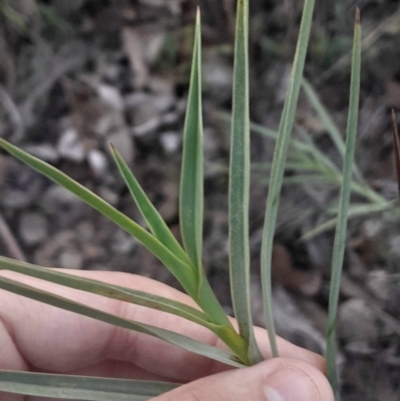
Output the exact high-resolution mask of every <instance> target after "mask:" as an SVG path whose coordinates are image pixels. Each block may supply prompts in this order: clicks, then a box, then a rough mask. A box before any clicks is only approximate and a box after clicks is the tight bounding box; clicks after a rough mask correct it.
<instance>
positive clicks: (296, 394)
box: [264, 368, 320, 401]
mask: <svg viewBox="0 0 400 401" xmlns="http://www.w3.org/2000/svg"><path fill="white" fill-rule="evenodd" d="M266 383H267V384H266V385H265V387H264V393H265V396H266V400H267V401H319V400H320V396H319V392H318V389H317V387H316V385H315V383H314V382H313V381H312V380H311V379H310V378H309V377H308V376H307V374H306V373H304V372H303V371H301V370H300V369H296V368H284V369H281V370H278V371H276V372H274V373H272V374H271V375H268V376H267V378H266Z"/></svg>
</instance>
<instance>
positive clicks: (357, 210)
mask: <svg viewBox="0 0 400 401" xmlns="http://www.w3.org/2000/svg"><path fill="white" fill-rule="evenodd" d="M395 204H398V202H393V201H391V202H383V203H377V204H367V205H355V206H350V207H349V208H348V213H347V218H348V219H352V218H355V217H360V216H365V215H369V214H372V213H379V212H383V211H384V210H388V209H392V208H393V207H394V205H395ZM336 224H337V219H336V218H334V219H330V220H328V221H326V222H324V223H322V224H321V225H319V226H318V227H316V228H314V229H313V230H310V231H308V232H307V233H306V234H304V235H303V236H302V237H301V238H300V241H307V240H309V239H311V238H313V237H315V236H316V235H320V234H322V233H323V232H325V231H328V230H331V229H332V228H335V226H336Z"/></svg>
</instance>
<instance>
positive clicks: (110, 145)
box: [108, 142, 117, 153]
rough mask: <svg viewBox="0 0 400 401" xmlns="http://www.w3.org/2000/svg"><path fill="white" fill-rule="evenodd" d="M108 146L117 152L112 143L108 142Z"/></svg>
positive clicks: (113, 151)
mask: <svg viewBox="0 0 400 401" xmlns="http://www.w3.org/2000/svg"><path fill="white" fill-rule="evenodd" d="M108 146H109V148H110V150H111V152H112V153H116V152H117V150H116V149H115V146H114V144H113V143H112V142H108Z"/></svg>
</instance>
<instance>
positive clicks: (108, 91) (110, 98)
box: [97, 84, 124, 111]
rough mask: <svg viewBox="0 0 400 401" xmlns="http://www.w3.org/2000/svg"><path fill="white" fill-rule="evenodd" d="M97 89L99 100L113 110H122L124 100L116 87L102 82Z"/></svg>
mask: <svg viewBox="0 0 400 401" xmlns="http://www.w3.org/2000/svg"><path fill="white" fill-rule="evenodd" d="M97 90H98V93H99V96H100V98H101V100H103V101H104V102H105V103H106V104H107V105H108V106H110V107H112V108H113V109H115V110H120V111H122V110H123V108H124V101H123V99H122V96H121V94H120V92H119V91H118V90H117V88H115V87H114V86H111V85H106V84H102V85H100V86H99V87H98V89H97Z"/></svg>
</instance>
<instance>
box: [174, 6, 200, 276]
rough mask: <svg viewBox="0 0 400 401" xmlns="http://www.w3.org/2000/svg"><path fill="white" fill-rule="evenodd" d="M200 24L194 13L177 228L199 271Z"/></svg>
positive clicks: (198, 17) (198, 16)
mask: <svg viewBox="0 0 400 401" xmlns="http://www.w3.org/2000/svg"><path fill="white" fill-rule="evenodd" d="M201 102H202V100H201V22H200V10H198V11H197V18H196V29H195V39H194V48H193V62H192V71H191V77H190V89H189V98H188V105H187V109H186V120H185V127H184V140H183V144H184V145H183V158H182V172H181V183H180V204H179V207H180V210H179V215H180V225H181V233H182V240H183V243H184V246H185V249H186V251H187V253H188V255H189V257H190V259H191V260H192V262H193V264H194V266H195V267H196V269H197V272H198V274H199V275H200V273H199V272H200V271H201V270H202V262H201V260H202V246H203V198H204V190H203V185H204V184H203V180H204V178H203V175H204V173H203V117H202V104H201Z"/></svg>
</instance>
